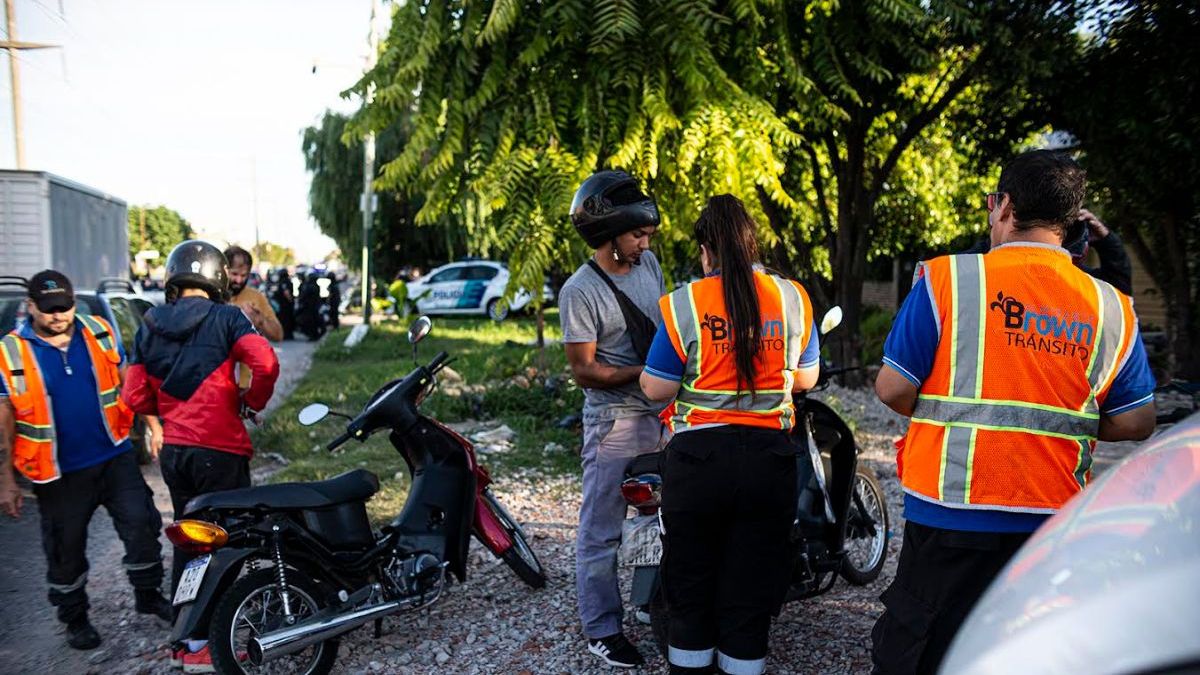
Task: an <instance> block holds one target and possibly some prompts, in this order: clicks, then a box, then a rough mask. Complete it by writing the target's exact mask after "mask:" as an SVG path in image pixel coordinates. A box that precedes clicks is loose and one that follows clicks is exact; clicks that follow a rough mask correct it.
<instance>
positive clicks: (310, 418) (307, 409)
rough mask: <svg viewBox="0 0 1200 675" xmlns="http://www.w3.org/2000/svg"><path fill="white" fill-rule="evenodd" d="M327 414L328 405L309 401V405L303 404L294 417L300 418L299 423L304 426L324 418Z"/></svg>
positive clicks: (309, 425)
mask: <svg viewBox="0 0 1200 675" xmlns="http://www.w3.org/2000/svg"><path fill="white" fill-rule="evenodd" d="M327 415H329V406H327V405H325V404H324V403H310V404H309V405H306V406H304V409H303V410H301V411H300V414H298V415H296V419H298V420H300V424H303V425H304V426H306V427H311V426H312V425H314V424H316V423H317V422H320V421H321V420H323V419H325V417H326V416H327Z"/></svg>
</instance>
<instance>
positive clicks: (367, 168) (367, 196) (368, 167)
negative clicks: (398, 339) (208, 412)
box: [9, 0, 379, 326]
mask: <svg viewBox="0 0 1200 675" xmlns="http://www.w3.org/2000/svg"><path fill="white" fill-rule="evenodd" d="M9 1H10V2H11V0H9ZM378 16H379V0H371V30H370V32H369V33H368V34H367V62H366V67H365V68H364V73H365V72H369V71H370V70H371V69H372V68H374V67H375V59H376V54H377V52H378V51H379V34H378V32H377V30H376V21H377V20H378ZM374 98H375V85H374V84H367V94H366V97H365V100H364V101H363V107H364V108H365V107H367V106H370V105H371V101H372V100H374ZM374 182H375V132H374V131H370V132H368V133H367V137H366V139H364V140H363V189H362V209H361V210H362V217H363V220H362V305H363V325H364V326H370V325H371V225H372V224H373V223H374V221H375V190H374V187H373V185H372V184H373V183H374Z"/></svg>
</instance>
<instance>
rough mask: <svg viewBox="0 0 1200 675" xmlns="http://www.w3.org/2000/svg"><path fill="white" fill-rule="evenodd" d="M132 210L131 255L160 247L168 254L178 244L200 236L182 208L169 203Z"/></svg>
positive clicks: (164, 253)
mask: <svg viewBox="0 0 1200 675" xmlns="http://www.w3.org/2000/svg"><path fill="white" fill-rule="evenodd" d="M128 213H129V255H130V256H131V257H132V256H134V255H136V254H137V253H138V252H139V251H158V252H159V254H160V255H161V256H162V257H164V258H165V257H166V255H167V254H168V253H170V252H171V249H173V248H175V246H176V244H179V243H180V242H182V241H186V240H188V239H191V238H192V237H194V236H196V234H195V232H194V231H193V230H192V225H191V223H189V222H188V221H187V220H186V219H184V217H183V216H181V215H180V214H179V212H177V211H174V210H172V209H169V208H167V207H165V206H148V205H143V206H132V207H130V208H129V210H128Z"/></svg>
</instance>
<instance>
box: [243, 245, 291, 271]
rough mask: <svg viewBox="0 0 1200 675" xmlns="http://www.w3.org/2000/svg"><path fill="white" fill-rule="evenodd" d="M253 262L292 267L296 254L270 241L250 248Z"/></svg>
mask: <svg viewBox="0 0 1200 675" xmlns="http://www.w3.org/2000/svg"><path fill="white" fill-rule="evenodd" d="M250 248H251V249H253V250H251V251H250V252H251V253H252V254H253V255H254V260H255V261H262V262H267V263H270V264H272V265H275V266H282V265H292V264H295V262H296V252H295V251H294V250H292V249H291V248H289V247H287V246H283V245H282V244H276V243H275V242H272V241H262V242H259V244H258V246H252V247H250Z"/></svg>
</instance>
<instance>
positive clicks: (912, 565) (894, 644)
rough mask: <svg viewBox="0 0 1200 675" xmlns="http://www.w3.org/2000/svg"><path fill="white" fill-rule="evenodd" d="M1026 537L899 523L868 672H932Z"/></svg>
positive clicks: (874, 633) (1018, 534) (872, 633)
mask: <svg viewBox="0 0 1200 675" xmlns="http://www.w3.org/2000/svg"><path fill="white" fill-rule="evenodd" d="M1030 534H1031V533H1028V532H1017V533H1000V532H964V531H959V530H943V529H940V528H936V527H928V526H926V525H920V524H918V523H914V522H912V521H911V520H910V521H908V522H906V523H905V525H904V546H903V547H902V548H901V549H900V562H899V564H898V566H897V568H896V578H895V579H894V580H893V581H892V585H891V586H888V588H887V590H886V591H884V592H883V595H881V596H879V599H880V600H882V601H883V605H884V608H885V609H884V613H883V615H882V616H880V617H879V620H878V621H876V622H875V628H874V629H873V630H872V631H871V638H872V642H873V643H874V644H873V646H872V649H871V658H872V660H873V661H874V664H875V667H874V670H873V671H872V672H874V673H881V674H887V675H891V674H896V675H902V674H909V673H936V672H937V669H938V666H939V665H941V663H942V658H944V657H945V656H946V650H947V649H949V648H950V642H951V641H952V640H953V639H954V634H955V633H957V632H958V628H959V626H961V625H962V623H963V621H965V620H966V618H967V615H968V614H970V613H971V609H972V608H973V607H974V606H975V603H976V602H978V601H979V598H980V596H982V595H983V592H984V591H985V590H987V587H988V585H990V584H991V582H992V580H993V579H995V578H996V575H998V574H1000V571H1001V570H1002V569H1004V566H1005V565H1006V564H1008V561H1009V560H1010V559H1011V558H1012V557H1013V555H1014V554H1015V553H1016V552H1017V549H1019V548H1021V545H1022V544H1024V543H1025V541H1026V540H1028V539H1029V536H1030Z"/></svg>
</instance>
